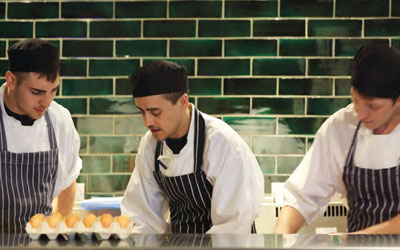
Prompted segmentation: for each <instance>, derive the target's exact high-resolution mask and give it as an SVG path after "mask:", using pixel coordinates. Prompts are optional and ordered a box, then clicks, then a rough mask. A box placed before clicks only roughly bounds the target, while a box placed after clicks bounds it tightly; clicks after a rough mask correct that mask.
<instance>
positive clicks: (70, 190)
mask: <svg viewBox="0 0 400 250" xmlns="http://www.w3.org/2000/svg"><path fill="white" fill-rule="evenodd" d="M75 193H76V181H74V182H72V184H71V185H70V186H69V187H67V188H66V189H64V190H63V191H62V192H61V193H60V194H59V195H58V197H57V198H58V203H57V212H60V213H62V214H63V215H64V216H66V215H68V214H70V213H71V212H72V208H73V206H74V200H75Z"/></svg>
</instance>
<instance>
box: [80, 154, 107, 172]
mask: <svg viewBox="0 0 400 250" xmlns="http://www.w3.org/2000/svg"><path fill="white" fill-rule="evenodd" d="M81 159H82V166H83V168H82V171H81V173H111V157H110V156H81Z"/></svg>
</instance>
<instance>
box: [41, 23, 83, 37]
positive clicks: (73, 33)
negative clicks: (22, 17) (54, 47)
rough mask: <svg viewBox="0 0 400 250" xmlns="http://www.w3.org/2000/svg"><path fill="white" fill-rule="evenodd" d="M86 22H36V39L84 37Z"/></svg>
mask: <svg viewBox="0 0 400 250" xmlns="http://www.w3.org/2000/svg"><path fill="white" fill-rule="evenodd" d="M86 26H87V25H86V22H77V21H58V22H37V23H36V37H38V38H40V37H63V38H65V37H86V36H87V35H86V30H87V27H86Z"/></svg>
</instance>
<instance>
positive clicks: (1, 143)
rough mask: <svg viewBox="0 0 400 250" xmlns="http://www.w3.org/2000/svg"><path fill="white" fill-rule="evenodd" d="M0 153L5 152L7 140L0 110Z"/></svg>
mask: <svg viewBox="0 0 400 250" xmlns="http://www.w3.org/2000/svg"><path fill="white" fill-rule="evenodd" d="M0 126H1V131H0V151H7V150H8V148H7V138H6V131H5V129H4V122H3V114H2V111H1V108H0Z"/></svg>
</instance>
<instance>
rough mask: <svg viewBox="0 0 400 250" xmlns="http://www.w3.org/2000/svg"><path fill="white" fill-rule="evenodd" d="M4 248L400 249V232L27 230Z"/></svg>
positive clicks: (0, 240) (1, 244)
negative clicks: (104, 236) (100, 233)
mask: <svg viewBox="0 0 400 250" xmlns="http://www.w3.org/2000/svg"><path fill="white" fill-rule="evenodd" d="M0 236H1V237H0V249H21V248H29V249H57V248H62V249H113V250H118V249H164V248H166V249H178V248H179V249H183V250H184V249H193V248H202V249H215V248H218V249H260V248H263V249H287V248H290V249H400V236H399V235H347V236H344V235H341V236H340V235H333V236H331V235H301V234H300V235H273V234H264V235H263V234H256V235H208V234H206V235H135V234H132V235H131V236H130V237H129V238H128V239H126V240H116V239H111V240H103V241H98V240H96V237H95V236H93V237H92V238H89V239H86V237H84V236H83V235H81V236H77V237H76V238H75V239H74V240H65V239H63V238H62V237H60V236H59V238H58V239H57V240H53V241H49V240H47V239H46V237H45V236H43V237H41V238H40V239H39V240H34V241H33V240H30V239H29V236H28V235H24V234H19V235H18V234H17V235H11V234H3V235H0Z"/></svg>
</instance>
